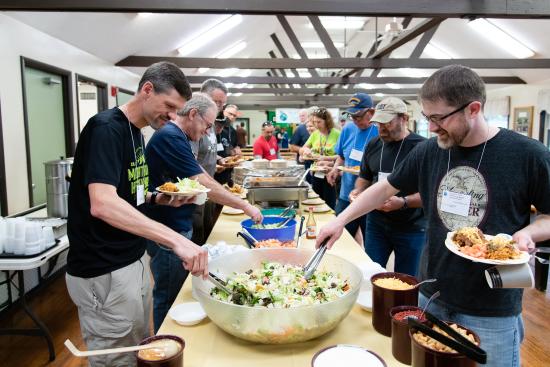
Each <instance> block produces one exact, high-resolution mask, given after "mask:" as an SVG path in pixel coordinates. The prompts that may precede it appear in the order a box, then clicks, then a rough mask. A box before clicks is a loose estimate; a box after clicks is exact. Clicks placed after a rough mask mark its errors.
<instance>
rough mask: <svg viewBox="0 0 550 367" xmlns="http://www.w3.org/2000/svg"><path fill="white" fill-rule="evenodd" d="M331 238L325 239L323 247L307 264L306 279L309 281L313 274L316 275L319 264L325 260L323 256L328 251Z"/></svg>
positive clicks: (320, 247) (305, 269) (305, 267)
mask: <svg viewBox="0 0 550 367" xmlns="http://www.w3.org/2000/svg"><path fill="white" fill-rule="evenodd" d="M329 238H330V237H327V238H325V240H324V241H323V243H321V246H319V248H318V249H317V251H315V253H314V254H313V256H312V257H311V259H309V261H308V262H307V264H306V266H304V279H305V280H309V279H310V278H311V277H312V276H313V273H315V269H317V267H318V266H319V263H320V262H321V260H322V259H323V256H324V255H325V252H326V251H327V242H328V240H329Z"/></svg>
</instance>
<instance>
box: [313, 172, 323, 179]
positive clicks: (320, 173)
mask: <svg viewBox="0 0 550 367" xmlns="http://www.w3.org/2000/svg"><path fill="white" fill-rule="evenodd" d="M313 176H315V177H317V178H320V179H323V178H325V173H324V172H321V171H317V172H315V173H314V174H313Z"/></svg>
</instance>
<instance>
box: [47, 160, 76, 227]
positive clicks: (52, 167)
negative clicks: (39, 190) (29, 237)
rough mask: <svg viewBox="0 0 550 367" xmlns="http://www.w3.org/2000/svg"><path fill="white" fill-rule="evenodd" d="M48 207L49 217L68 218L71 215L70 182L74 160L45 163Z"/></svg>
mask: <svg viewBox="0 0 550 367" xmlns="http://www.w3.org/2000/svg"><path fill="white" fill-rule="evenodd" d="M44 166H45V168H46V201H47V204H46V207H47V211H48V217H57V218H66V217H67V215H68V214H69V208H68V207H69V206H68V203H69V181H70V177H71V170H72V168H73V158H66V159H63V157H60V159H59V160H55V161H49V162H45V163H44Z"/></svg>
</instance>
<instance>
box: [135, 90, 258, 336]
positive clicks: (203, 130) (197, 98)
mask: <svg viewBox="0 0 550 367" xmlns="http://www.w3.org/2000/svg"><path fill="white" fill-rule="evenodd" d="M216 113H217V108H216V105H215V104H214V102H213V101H212V100H211V99H210V97H208V96H207V95H204V94H200V93H195V94H194V95H193V98H191V99H190V100H189V101H188V102H187V103H186V104H185V107H183V109H181V110H179V111H178V113H177V118H176V120H175V121H174V122H169V123H168V124H167V125H166V126H165V127H164V128H162V129H161V130H158V131H157V132H155V134H153V136H152V137H151V140H150V141H149V144H147V149H146V151H145V154H146V158H147V161H148V162H149V190H150V191H154V190H155V188H156V187H158V186H160V185H162V184H163V183H165V182H177V180H178V178H181V179H183V178H190V179H196V180H198V181H199V183H200V184H201V185H203V186H206V187H207V188H209V189H210V190H211V191H210V192H209V193H208V197H209V199H210V200H211V201H213V202H216V203H219V204H223V205H229V206H231V207H234V208H238V209H241V210H243V211H244V212H245V213H246V214H248V215H249V216H250V217H252V218H253V219H254V220H256V221H261V219H262V215H261V213H260V211H259V209H257V208H256V207H254V206H252V205H250V204H249V203H248V202H246V201H244V200H242V199H240V198H239V197H237V196H235V195H232V194H231V193H229V192H228V191H227V190H225V189H224V188H223V187H222V186H221V185H220V184H219V183H217V182H216V181H215V180H214V179H213V178H212V177H211V176H210V175H209V174H208V173H207V172H206V171H205V170H204V168H202V167H201V166H199V163H198V162H197V160H196V159H195V156H194V155H193V151H192V150H191V145H190V143H189V142H190V141H199V140H200V139H201V138H202V137H203V136H206V135H207V134H208V133H209V130H210V129H211V128H212V126H213V124H214V120H215V118H216ZM195 209H196V205H194V204H193V205H185V206H182V207H180V208H171V207H166V206H151V207H150V209H149V215H150V217H151V218H154V219H155V220H157V221H159V222H160V223H163V224H165V225H166V226H168V227H169V228H171V229H173V230H174V231H176V232H178V233H180V234H182V235H183V236H184V237H186V238H188V239H190V238H191V236H192V232H193V212H194V211H195ZM147 252H148V253H149V256H151V264H150V265H151V272H152V273H153V278H154V279H155V287H154V289H153V321H154V326H155V333H156V332H157V331H158V329H159V328H160V325H161V324H162V321H163V320H164V318H165V317H166V314H167V313H168V310H169V309H170V306H171V305H172V303H173V302H174V300H175V299H176V296H177V295H178V292H179V291H180V289H181V287H182V285H183V283H184V282H185V279H186V278H187V275H188V274H189V272H187V271H186V270H185V269H184V268H183V267H182V266H181V260H179V258H178V257H177V256H176V255H175V254H174V253H173V252H172V251H171V250H170V249H168V248H166V247H164V246H161V245H160V244H158V243H155V242H152V241H150V242H149V243H148V246H147Z"/></svg>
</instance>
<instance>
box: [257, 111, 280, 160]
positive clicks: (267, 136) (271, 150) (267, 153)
mask: <svg viewBox="0 0 550 367" xmlns="http://www.w3.org/2000/svg"><path fill="white" fill-rule="evenodd" d="M274 130H275V128H274V127H273V124H271V122H269V121H266V122H264V123H263V124H262V135H261V136H258V138H257V139H256V141H255V142H254V150H253V152H254V158H256V159H262V158H263V159H267V160H272V159H276V158H277V153H278V151H279V147H278V146H277V139H276V138H275V136H273V131H274Z"/></svg>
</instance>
